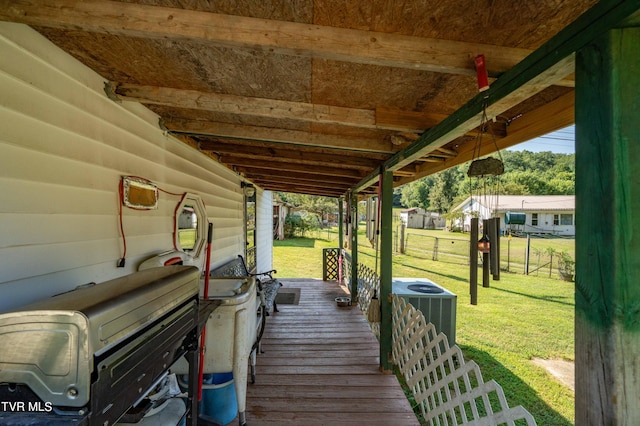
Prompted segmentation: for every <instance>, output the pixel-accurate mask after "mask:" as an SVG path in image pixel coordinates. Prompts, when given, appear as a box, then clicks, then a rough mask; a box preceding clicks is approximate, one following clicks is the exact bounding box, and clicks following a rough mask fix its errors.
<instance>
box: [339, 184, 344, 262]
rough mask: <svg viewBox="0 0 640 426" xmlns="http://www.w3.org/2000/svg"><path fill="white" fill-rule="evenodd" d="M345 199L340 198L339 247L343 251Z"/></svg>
mask: <svg viewBox="0 0 640 426" xmlns="http://www.w3.org/2000/svg"><path fill="white" fill-rule="evenodd" d="M343 224H344V199H343V198H342V197H340V198H338V249H340V253H342V249H343V248H344V228H343Z"/></svg>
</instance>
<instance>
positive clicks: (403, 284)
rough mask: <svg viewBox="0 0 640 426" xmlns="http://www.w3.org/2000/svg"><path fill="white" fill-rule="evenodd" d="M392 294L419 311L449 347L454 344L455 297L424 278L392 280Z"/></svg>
mask: <svg viewBox="0 0 640 426" xmlns="http://www.w3.org/2000/svg"><path fill="white" fill-rule="evenodd" d="M392 285H393V290H392V291H393V293H395V294H397V295H398V296H399V297H402V298H403V299H405V300H406V301H407V302H408V303H411V304H412V305H413V307H415V308H416V309H418V310H420V311H421V312H422V314H423V315H424V317H425V319H426V320H427V322H430V323H432V324H433V325H434V326H435V328H436V331H437V332H438V333H444V334H445V335H446V336H447V338H448V340H449V346H453V345H455V344H456V303H457V296H456V295H455V294H453V293H451V292H450V291H448V290H447V289H445V288H443V287H440V286H439V285H438V284H436V283H434V282H433V281H431V280H429V279H426V278H394V279H393V284H392Z"/></svg>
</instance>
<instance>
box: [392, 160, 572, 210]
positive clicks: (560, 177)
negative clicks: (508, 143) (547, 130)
mask: <svg viewBox="0 0 640 426" xmlns="http://www.w3.org/2000/svg"><path fill="white" fill-rule="evenodd" d="M500 155H501V157H502V160H503V163H504V170H505V172H504V174H503V175H501V176H499V177H491V178H487V179H486V180H482V179H476V178H473V179H472V178H469V177H467V169H468V168H469V164H470V163H465V164H460V165H458V166H456V167H452V168H450V169H447V170H445V171H442V172H440V173H436V174H434V175H431V176H427V177H424V178H422V179H419V180H417V181H415V182H411V183H409V184H406V185H403V186H402V187H400V188H396V190H395V191H394V201H395V202H396V203H398V204H399V205H400V206H402V207H421V208H424V209H426V210H429V211H435V212H438V213H446V212H448V211H449V210H450V209H451V208H452V207H455V206H456V205H458V204H459V203H461V202H462V201H464V200H465V199H466V198H467V197H469V195H471V194H472V193H473V194H477V193H478V191H482V190H483V189H482V187H481V186H482V185H491V187H492V191H493V192H494V193H500V194H501V195H573V194H575V154H555V153H552V152H548V151H547V152H538V153H534V152H530V151H502V152H501V154H500ZM495 156H496V155H495V154H494V157H495Z"/></svg>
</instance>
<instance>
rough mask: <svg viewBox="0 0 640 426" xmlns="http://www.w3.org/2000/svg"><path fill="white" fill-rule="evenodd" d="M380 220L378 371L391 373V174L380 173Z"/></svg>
mask: <svg viewBox="0 0 640 426" xmlns="http://www.w3.org/2000/svg"><path fill="white" fill-rule="evenodd" d="M381 183H382V191H381V192H382V193H381V195H382V196H381V200H379V202H381V203H382V204H381V210H382V211H381V213H382V214H381V220H380V235H379V236H378V238H380V308H381V312H382V314H381V317H380V370H382V371H385V372H391V371H392V370H393V365H392V362H391V360H390V356H391V345H392V339H391V302H390V300H389V297H390V295H391V290H392V289H391V281H392V277H393V268H392V260H393V259H392V256H393V224H392V222H393V173H392V172H383V173H382V182H381Z"/></svg>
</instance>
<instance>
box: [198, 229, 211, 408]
mask: <svg viewBox="0 0 640 426" xmlns="http://www.w3.org/2000/svg"><path fill="white" fill-rule="evenodd" d="M212 239H213V223H209V229H208V231H207V254H206V256H207V258H206V262H205V268H204V300H207V299H208V298H209V269H210V268H211V240H212ZM206 336H207V327H206V324H205V327H204V328H203V329H202V334H201V335H200V362H199V365H198V402H200V401H202V377H203V376H204V345H205V342H206Z"/></svg>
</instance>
